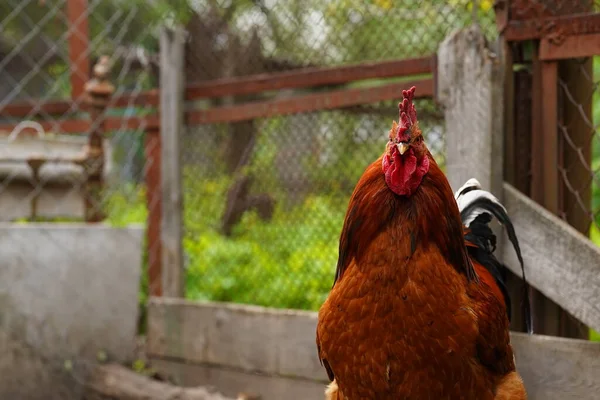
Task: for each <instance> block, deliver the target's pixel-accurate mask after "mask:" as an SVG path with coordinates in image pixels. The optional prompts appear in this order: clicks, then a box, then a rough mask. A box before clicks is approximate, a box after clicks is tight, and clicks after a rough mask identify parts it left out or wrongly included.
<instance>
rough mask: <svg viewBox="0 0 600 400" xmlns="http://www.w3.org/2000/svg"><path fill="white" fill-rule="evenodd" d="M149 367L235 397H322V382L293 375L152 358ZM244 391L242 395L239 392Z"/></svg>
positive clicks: (182, 382)
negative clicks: (279, 374)
mask: <svg viewBox="0 0 600 400" xmlns="http://www.w3.org/2000/svg"><path fill="white" fill-rule="evenodd" d="M152 368H154V369H156V370H157V371H159V373H161V374H163V375H164V376H168V377H169V378H171V379H173V380H174V381H175V382H176V383H177V384H178V385H183V386H210V387H215V388H216V389H217V390H218V391H219V392H221V393H223V394H224V395H226V396H231V397H234V398H236V399H237V400H281V399H307V400H313V399H314V400H321V399H323V398H324V396H323V394H324V392H325V387H326V383H325V382H319V381H314V380H308V379H299V378H296V377H292V376H290V377H287V376H286V377H284V376H271V375H266V374H261V373H256V372H248V371H241V370H236V369H230V368H219V367H216V366H212V365H198V364H193V363H183V362H180V361H179V362H178V361H173V360H163V359H157V358H153V359H152ZM242 393H243V394H246V396H247V397H242V396H241V395H240V394H242Z"/></svg>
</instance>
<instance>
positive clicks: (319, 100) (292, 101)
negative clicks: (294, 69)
mask: <svg viewBox="0 0 600 400" xmlns="http://www.w3.org/2000/svg"><path fill="white" fill-rule="evenodd" d="M413 85H414V86H416V87H417V92H416V93H415V97H417V98H426V97H433V80H432V79H422V80H415V81H407V82H402V83H392V84H387V85H382V86H376V87H370V88H359V89H344V90H334V91H329V92H325V93H316V94H308V95H303V96H294V97H290V98H285V99H276V100H270V101H261V102H254V103H247V104H240V105H234V106H227V107H218V108H212V109H208V110H194V111H189V112H188V113H187V121H186V122H187V124H188V125H199V124H214V123H221V122H239V121H246V120H250V119H255V118H264V117H273V116H277V115H288V114H297V113H303V112H311V111H320V110H334V109H339V108H344V107H350V106H356V105H359V104H369V103H375V102H378V101H383V100H392V99H400V98H401V97H402V90H403V89H407V88H410V87H411V86H413Z"/></svg>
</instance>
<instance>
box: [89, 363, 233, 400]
mask: <svg viewBox="0 0 600 400" xmlns="http://www.w3.org/2000/svg"><path fill="white" fill-rule="evenodd" d="M85 387H86V396H87V397H86V398H93V399H98V398H101V399H118V400H169V399H177V400H233V398H229V397H225V396H223V395H221V394H220V393H217V392H215V391H211V390H209V389H206V388H202V387H193V388H191V387H178V386H174V385H171V384H169V383H167V382H160V381H156V380H153V379H151V378H149V377H147V376H144V375H140V374H136V373H135V372H133V371H132V370H130V369H127V368H125V367H123V366H121V365H119V364H108V365H100V366H98V367H96V368H94V370H93V371H92V373H91V374H90V377H89V379H88V380H87V381H86V383H85Z"/></svg>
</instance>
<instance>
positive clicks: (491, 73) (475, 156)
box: [437, 27, 504, 193]
mask: <svg viewBox="0 0 600 400" xmlns="http://www.w3.org/2000/svg"><path fill="white" fill-rule="evenodd" d="M482 49H485V50H484V51H482ZM503 67H504V65H503V61H502V53H501V52H498V51H494V50H493V49H491V48H486V39H485V36H484V35H483V33H482V32H481V30H480V29H479V28H478V27H472V28H469V29H464V30H461V31H457V32H455V33H454V34H453V35H451V36H449V37H448V38H446V40H444V41H443V42H442V44H441V45H440V48H439V51H438V94H437V98H438V101H439V102H440V103H442V104H443V105H444V116H445V120H446V174H447V176H448V180H449V181H450V185H451V186H452V188H453V189H454V190H456V189H458V188H459V187H461V186H462V185H463V184H464V183H465V182H466V181H467V180H468V179H470V178H474V177H476V178H477V179H478V180H479V181H480V182H481V184H482V186H483V187H484V188H486V189H487V190H491V191H492V192H493V193H501V191H502V182H503V179H502V172H503V145H504V137H503V134H504V129H503V123H504V121H503V105H504V104H503V88H504V81H503V78H504V71H503ZM465 154H469V157H465Z"/></svg>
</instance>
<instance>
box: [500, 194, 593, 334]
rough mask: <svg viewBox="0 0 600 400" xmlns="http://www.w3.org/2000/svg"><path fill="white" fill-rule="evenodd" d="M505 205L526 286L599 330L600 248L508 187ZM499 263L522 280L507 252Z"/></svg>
mask: <svg viewBox="0 0 600 400" xmlns="http://www.w3.org/2000/svg"><path fill="white" fill-rule="evenodd" d="M504 205H505V206H506V209H507V210H508V214H509V215H510V216H511V218H512V220H513V223H514V225H515V230H516V233H517V236H518V238H519V242H520V244H521V250H522V252H523V258H524V260H525V269H526V272H527V278H528V280H529V282H530V283H531V284H532V285H533V286H534V287H535V288H537V289H538V290H539V291H540V292H542V293H543V294H544V295H545V296H547V297H548V298H550V299H551V300H553V301H554V302H556V303H558V304H559V305H560V306H561V307H563V308H564V309H565V310H567V311H568V312H569V313H571V314H572V315H574V316H575V317H576V318H577V319H579V320H580V321H581V322H583V323H585V324H586V325H588V326H590V327H591V328H593V329H595V330H600V247H598V246H596V245H594V244H593V243H592V242H591V241H590V240H589V239H588V238H587V237H585V236H583V235H582V234H581V233H579V232H577V230H575V229H574V228H573V227H571V226H570V225H568V224H567V223H566V222H564V221H563V220H561V219H560V218H558V217H557V216H555V215H553V214H552V213H551V212H549V211H548V210H546V209H544V208H543V207H542V206H540V205H539V204H537V203H536V202H534V201H533V200H531V199H529V198H528V197H526V196H525V195H523V194H522V193H520V192H519V191H518V190H516V189H515V188H513V187H512V186H511V185H509V184H507V183H505V184H504ZM501 259H502V260H504V261H505V263H506V265H507V266H508V267H509V268H510V269H511V270H512V271H513V272H514V273H515V274H520V271H519V263H518V261H517V259H516V256H515V255H514V251H513V249H512V248H511V247H510V246H505V247H504V248H503V250H502V257H501Z"/></svg>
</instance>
